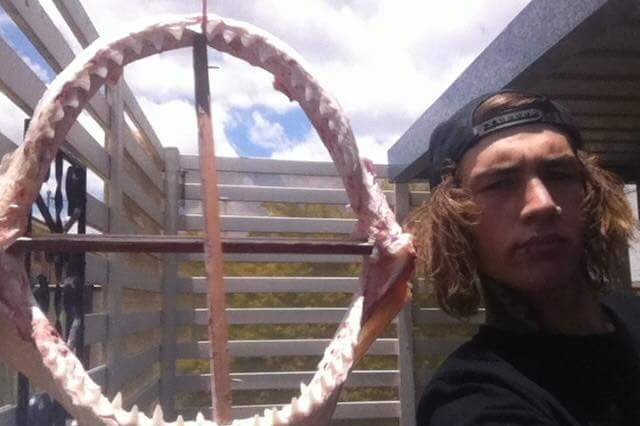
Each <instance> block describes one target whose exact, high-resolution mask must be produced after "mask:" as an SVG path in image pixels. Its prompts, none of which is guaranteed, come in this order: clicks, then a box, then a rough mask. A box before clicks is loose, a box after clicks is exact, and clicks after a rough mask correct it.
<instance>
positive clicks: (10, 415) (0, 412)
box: [0, 405, 18, 426]
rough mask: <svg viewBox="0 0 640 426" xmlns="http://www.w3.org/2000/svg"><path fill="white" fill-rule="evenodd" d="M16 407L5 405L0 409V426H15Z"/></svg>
mask: <svg viewBox="0 0 640 426" xmlns="http://www.w3.org/2000/svg"><path fill="white" fill-rule="evenodd" d="M17 412H18V407H17V406H15V405H7V406H4V407H1V408H0V426H16V425H17V424H18V423H17V418H16V413H17Z"/></svg>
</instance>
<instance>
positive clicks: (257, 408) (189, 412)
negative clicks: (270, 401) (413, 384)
mask: <svg viewBox="0 0 640 426" xmlns="http://www.w3.org/2000/svg"><path fill="white" fill-rule="evenodd" d="M276 406H277V405H276ZM273 407H274V405H237V406H234V407H233V408H232V411H233V417H234V418H236V419H239V418H246V417H253V416H254V415H256V414H262V413H263V412H264V410H266V409H272V408H273ZM210 411H211V410H210V409H209V408H208V407H202V408H186V409H184V410H181V413H182V415H183V416H184V418H187V419H193V418H195V416H196V414H197V413H198V412H202V413H209V412H210ZM399 416H400V403H399V402H398V401H363V402H338V405H337V406H336V410H335V412H334V413H333V417H332V419H333V420H338V421H339V420H345V421H346V422H347V423H344V424H349V423H348V422H349V421H351V420H356V419H392V418H398V417H399ZM209 417H210V416H209V414H207V415H205V418H209ZM331 424H332V425H333V424H334V422H332V423H331Z"/></svg>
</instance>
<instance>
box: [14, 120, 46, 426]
mask: <svg viewBox="0 0 640 426" xmlns="http://www.w3.org/2000/svg"><path fill="white" fill-rule="evenodd" d="M30 121H31V119H30V118H27V119H25V120H24V129H23V134H24V133H26V132H27V128H28V127H29V122H30ZM49 167H51V166H49ZM27 235H31V213H29V219H28V222H27ZM24 268H25V270H26V271H27V275H28V276H29V278H31V252H30V251H27V252H25V253H24ZM48 292H49V287H48V286H47V296H48V295H49V293H48ZM47 308H48V306H47ZM16 397H17V405H18V406H17V411H16V423H17V425H18V426H27V409H28V406H29V379H28V378H27V377H26V376H24V375H23V374H22V373H18V392H17V395H16Z"/></svg>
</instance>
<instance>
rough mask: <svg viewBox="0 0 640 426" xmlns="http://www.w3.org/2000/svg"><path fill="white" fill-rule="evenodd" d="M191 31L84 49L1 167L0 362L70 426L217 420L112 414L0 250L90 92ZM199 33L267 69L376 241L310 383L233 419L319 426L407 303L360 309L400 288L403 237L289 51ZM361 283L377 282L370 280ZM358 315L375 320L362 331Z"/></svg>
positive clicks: (344, 132) (404, 265) (196, 26)
mask: <svg viewBox="0 0 640 426" xmlns="http://www.w3.org/2000/svg"><path fill="white" fill-rule="evenodd" d="M200 27H201V17H199V16H191V17H178V18H175V17H174V18H168V19H166V20H164V21H162V22H159V23H158V22H156V23H153V24H151V25H148V26H143V27H138V28H141V29H137V30H134V31H131V32H126V33H125V34H123V35H120V36H117V37H113V38H109V39H99V40H97V41H96V42H94V43H92V44H91V45H90V46H89V47H88V48H87V49H86V50H85V51H84V52H82V53H81V54H80V55H79V56H78V57H77V58H76V59H75V60H74V61H73V62H72V63H71V64H70V65H69V66H68V67H67V68H66V69H65V70H64V71H63V72H61V73H60V74H59V75H58V77H57V78H56V79H55V80H54V82H53V83H52V84H51V85H50V86H49V88H48V89H47V91H46V92H45V94H44V95H43V97H42V99H41V100H40V102H39V103H38V105H37V107H36V109H35V112H34V115H33V120H32V121H31V124H30V126H29V129H28V130H27V133H26V137H25V143H24V144H23V145H22V146H21V147H19V148H18V149H17V150H16V151H14V152H13V153H11V154H8V155H6V156H5V157H4V158H3V159H2V162H1V163H0V250H1V251H0V341H1V342H2V345H0V359H2V360H3V361H4V362H6V363H7V364H8V365H10V366H11V367H12V368H15V369H16V370H19V371H21V372H23V373H24V374H25V375H27V376H28V377H29V378H30V379H32V380H34V381H35V382H36V384H37V385H38V386H40V387H41V388H42V389H44V390H46V391H47V392H49V393H50V394H51V395H52V396H53V397H54V398H55V399H56V400H58V401H59V402H60V403H62V404H63V406H64V407H65V408H66V409H67V411H69V413H70V414H71V415H72V416H73V417H74V418H75V419H77V420H78V422H79V423H80V424H84V425H141V426H142V425H215V424H216V423H213V422H210V421H207V420H205V419H204V416H203V415H202V414H198V416H197V417H196V420H195V421H184V420H183V419H182V418H181V417H179V418H178V419H177V420H176V421H175V422H166V421H165V420H164V418H163V414H162V409H161V408H160V406H157V407H156V409H155V411H154V413H153V415H152V416H151V417H147V416H146V415H145V414H144V413H141V412H139V410H138V409H137V407H135V406H134V407H133V409H132V410H130V411H127V410H125V409H123V408H122V397H121V396H120V394H118V395H116V397H115V398H114V399H113V400H112V401H109V400H108V399H107V398H106V397H105V396H104V395H103V394H102V392H101V390H100V387H99V386H98V385H97V384H96V383H95V382H94V381H93V380H92V379H91V378H90V377H89V375H88V374H87V372H86V371H85V370H84V368H83V367H82V365H81V363H80V361H79V360H78V359H77V358H76V356H75V355H74V354H73V353H72V351H71V350H70V349H69V348H68V347H67V346H66V345H65V343H64V341H63V340H62V339H61V338H60V336H59V335H58V333H57V332H56V331H55V330H54V328H53V327H52V326H51V324H50V323H49V322H48V321H47V319H46V317H45V316H44V314H43V313H42V312H41V311H40V309H39V308H38V307H37V305H36V303H35V301H34V300H33V297H32V296H31V293H30V289H29V282H28V279H27V277H26V272H25V270H24V266H23V261H22V259H21V258H20V257H19V256H16V255H13V254H10V253H8V252H6V248H7V247H9V246H10V245H11V243H13V241H15V239H16V238H17V237H18V236H20V235H22V234H23V233H24V232H25V229H26V219H27V214H28V212H29V210H30V208H31V205H32V203H33V201H34V200H35V198H36V196H37V194H38V191H39V189H40V186H41V184H42V181H43V180H44V177H45V175H46V173H47V171H48V169H49V165H50V162H51V160H52V159H53V158H54V156H55V153H56V151H57V149H58V148H59V146H60V144H61V141H62V140H64V137H65V134H66V132H67V131H68V130H69V128H70V127H71V125H72V124H73V122H74V121H75V119H76V117H77V116H78V114H79V113H80V111H81V110H82V108H83V107H84V104H85V103H86V102H87V100H88V99H89V98H90V97H91V95H92V94H93V93H95V92H96V91H97V90H98V88H99V87H100V86H101V85H102V84H103V83H104V82H115V81H117V79H118V78H119V76H120V75H121V73H122V68H123V67H124V65H126V64H128V63H130V62H133V61H135V60H137V59H140V58H143V57H146V56H149V55H152V54H155V53H158V52H161V51H165V50H171V49H176V48H180V47H186V46H190V45H191V44H192V41H193V36H194V34H196V33H197V32H199V31H200ZM206 37H207V40H208V44H209V46H211V47H213V48H215V49H217V50H220V51H222V52H226V53H229V54H231V55H233V56H236V57H238V58H241V59H244V60H246V61H247V62H249V63H250V64H252V65H255V66H259V67H261V68H263V69H265V70H267V71H269V72H270V73H271V74H273V76H274V87H275V88H276V89H277V90H279V91H281V92H283V93H284V94H285V95H287V96H288V97H289V98H290V99H292V100H296V101H298V102H299V103H300V106H301V107H302V109H303V110H304V111H305V112H306V114H307V116H308V117H309V119H310V120H311V122H312V123H313V125H314V127H315V128H316V130H317V131H318V133H319V135H320V137H321V139H322V141H323V142H324V144H325V145H326V147H327V149H328V150H329V153H330V154H331V157H332V159H333V161H334V163H335V164H336V168H337V169H338V172H339V173H340V175H341V176H342V179H343V182H344V183H345V188H346V191H347V194H348V196H349V200H350V203H351V207H352V208H353V209H354V211H355V213H356V214H357V216H358V218H359V221H358V226H357V228H356V231H355V232H354V234H355V236H357V237H359V238H363V237H368V238H370V239H373V240H376V250H377V253H378V256H377V257H376V258H377V259H381V260H379V261H378V260H376V259H371V260H370V261H369V262H368V263H367V264H365V267H364V268H363V273H362V275H361V281H362V282H361V284H362V288H363V289H364V292H358V293H357V294H355V295H354V299H353V302H352V303H351V306H350V308H349V310H348V312H347V314H346V316H345V318H344V319H343V320H342V322H341V324H340V326H339V327H338V330H337V331H336V334H335V337H334V339H333V340H332V341H331V343H330V344H329V346H328V347H327V349H326V351H325V353H324V356H323V358H322V360H321V361H320V363H319V364H318V370H317V372H316V373H315V375H314V376H313V378H312V379H311V381H310V382H309V384H307V385H304V384H302V385H301V389H300V395H299V396H298V397H297V398H293V399H292V401H291V403H290V404H287V405H285V406H284V407H282V408H280V409H275V408H274V409H271V410H265V411H264V412H263V413H262V414H260V415H256V416H254V417H252V418H248V419H242V420H234V421H233V423H232V424H233V425H237V426H240V425H255V426H265V425H294V424H300V425H302V424H304V425H322V424H326V423H327V422H328V421H329V419H330V418H331V415H332V413H333V410H334V408H335V405H336V402H337V398H338V394H339V392H340V390H341V388H342V386H343V384H344V383H345V381H346V379H347V376H348V374H349V372H350V371H351V368H352V367H353V365H354V362H355V361H356V360H357V358H358V357H359V356H361V355H362V353H363V351H364V350H365V349H366V346H368V345H369V344H370V343H371V342H372V341H373V340H374V339H375V335H376V333H379V332H380V331H381V330H382V328H383V327H384V326H385V325H386V323H387V322H388V321H390V320H391V319H392V318H393V316H395V313H397V311H399V310H400V308H401V307H402V305H403V304H404V302H406V300H407V298H406V296H405V295H401V297H399V298H398V297H396V299H394V300H395V302H393V306H392V307H391V308H390V309H387V308H384V309H387V310H386V311H385V313H384V314H382V315H378V316H376V314H375V313H373V314H372V313H370V312H365V308H364V307H363V306H365V305H366V306H374V305H375V306H383V305H384V304H380V305H378V304H376V303H375V302H377V301H378V300H368V301H367V303H365V301H364V296H363V294H366V295H367V298H369V299H371V298H375V299H379V298H381V297H382V296H381V295H380V294H378V293H379V291H376V289H370V287H371V286H373V285H378V283H379V282H384V283H385V291H387V290H388V289H389V288H391V287H393V286H405V287H403V289H404V288H406V282H407V280H408V278H409V275H410V274H411V271H412V266H413V258H414V254H413V249H412V246H411V238H410V236H408V235H406V234H402V230H401V228H400V226H399V225H398V224H397V223H396V221H395V219H394V215H393V213H392V211H391V209H390V208H389V206H388V205H387V202H386V198H385V197H384V195H383V193H382V191H381V189H380V188H379V187H378V185H377V184H376V183H375V176H374V175H373V172H372V167H371V166H370V164H369V163H368V162H366V161H364V160H361V159H360V158H359V156H358V149H357V147H356V145H355V140H354V137H353V132H352V131H351V127H350V125H349V122H348V120H347V118H346V117H345V115H344V114H343V112H342V110H341V108H340V106H339V105H338V103H337V101H335V100H334V99H333V98H332V97H330V96H329V95H328V94H327V93H326V92H325V91H324V90H323V89H322V88H321V87H320V85H319V84H318V82H317V81H316V80H315V79H314V78H313V77H312V76H311V75H310V74H309V73H308V72H307V71H306V68H305V67H303V64H302V61H301V60H300V59H299V58H298V55H297V54H296V53H295V52H293V51H292V50H291V49H290V48H288V47H287V46H285V45H284V44H283V43H282V42H280V41H279V40H277V39H275V38H274V37H272V36H270V35H268V34H266V33H264V32H263V31H261V30H259V29H257V28H255V27H253V26H251V25H248V24H244V23H240V22H237V21H233V20H231V19H226V18H221V17H218V16H212V15H209V16H208V23H207V25H206ZM381 235H383V237H381ZM380 253H383V254H384V255H382V256H380V255H379V254H380ZM371 268H375V274H371V273H369V270H370V269H371ZM381 274H382V276H381ZM371 275H376V276H377V279H376V280H370V279H369V278H368V277H370V276H371ZM402 291H404V290H402ZM370 295H373V296H370ZM365 317H366V318H372V319H373V320H369V321H372V322H376V321H377V322H378V324H375V325H371V323H370V322H369V321H368V322H367V323H366V324H365V323H363V318H365ZM363 330H364V331H363Z"/></svg>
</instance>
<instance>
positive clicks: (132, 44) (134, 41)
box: [127, 37, 144, 55]
mask: <svg viewBox="0 0 640 426" xmlns="http://www.w3.org/2000/svg"><path fill="white" fill-rule="evenodd" d="M127 46H128V47H129V48H130V49H131V50H133V51H134V53H135V54H136V55H139V54H141V53H142V48H143V47H144V46H143V44H142V40H140V39H138V38H136V37H131V38H129V40H127Z"/></svg>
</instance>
